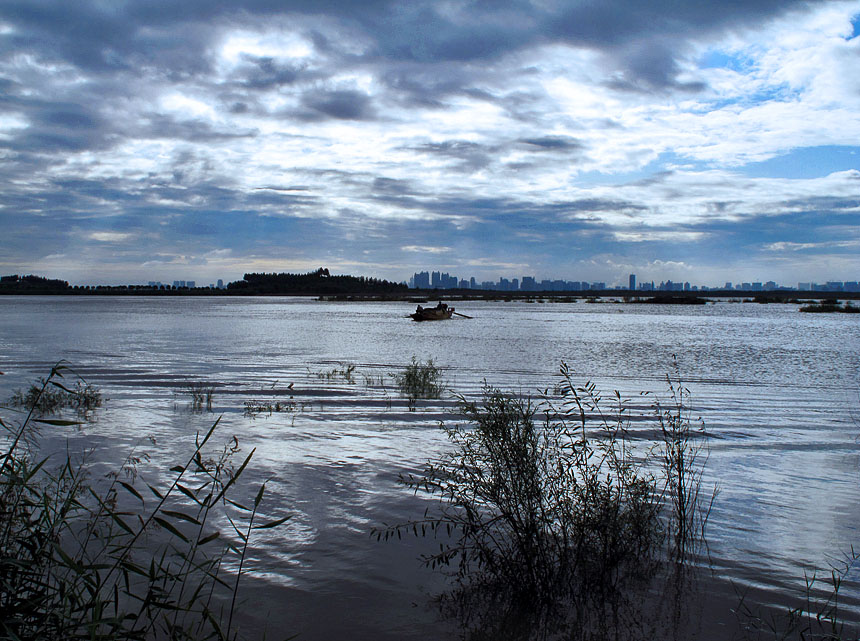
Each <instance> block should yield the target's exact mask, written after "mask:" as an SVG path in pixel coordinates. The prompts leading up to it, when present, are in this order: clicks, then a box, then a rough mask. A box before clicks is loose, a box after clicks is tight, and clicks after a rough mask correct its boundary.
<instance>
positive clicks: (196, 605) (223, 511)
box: [0, 365, 289, 641]
mask: <svg viewBox="0 0 860 641" xmlns="http://www.w3.org/2000/svg"><path fill="white" fill-rule="evenodd" d="M64 373H67V368H65V367H63V366H60V365H58V366H56V367H54V368H53V370H52V371H51V373H50V375H49V376H48V377H47V378H46V379H45V380H44V382H43V384H42V387H41V389H40V390H39V393H38V394H37V395H36V398H35V399H34V400H35V403H34V404H33V407H32V408H31V409H30V410H29V411H28V413H27V414H26V416H25V417H24V418H23V420H20V421H19V422H14V421H12V420H11V419H8V418H6V417H3V418H2V419H0V427H2V429H3V430H4V431H5V433H6V443H5V444H4V447H3V449H2V453H0V514H2V519H0V585H2V590H0V638H4V639H64V640H65V639H89V640H94V641H109V640H110V641H114V640H125V639H135V640H139V639H195V640H196V639H235V638H237V630H236V629H235V626H234V625H233V615H234V612H235V608H236V595H237V592H238V588H239V580H240V578H241V577H242V575H243V573H244V572H245V568H244V562H245V557H246V552H247V549H248V545H249V541H250V538H251V534H252V532H253V531H254V530H257V529H260V528H269V527H276V526H278V525H280V524H281V523H283V522H285V521H286V520H287V518H289V517H283V518H280V519H275V520H273V521H268V522H263V523H261V522H260V518H259V507H260V503H261V501H262V498H263V493H264V487H265V486H260V487H259V489H258V491H257V493H256V496H254V498H253V500H252V501H250V502H245V501H241V500H240V499H238V498H237V497H236V496H235V494H236V490H237V488H238V486H237V482H238V481H239V479H240V477H241V475H242V472H243V471H244V470H245V469H246V467H247V466H248V464H249V462H250V460H251V457H252V455H253V452H251V453H250V454H249V455H248V456H246V457H245V458H244V460H242V461H241V463H238V462H237V464H235V465H234V464H233V462H232V460H233V457H234V456H235V455H237V454H238V453H239V447H238V443H237V442H235V441H234V443H233V445H232V446H230V447H225V448H224V449H223V450H221V451H220V453H218V454H215V455H214V456H209V455H207V453H206V449H207V444H209V442H210V439H211V438H212V435H213V433H214V432H215V428H216V426H217V425H218V421H216V422H215V423H214V424H213V425H212V427H211V428H210V429H209V430H208V431H207V432H206V433H205V434H202V435H200V434H198V435H197V437H196V439H195V442H194V446H193V448H192V449H191V453H190V455H189V456H188V458H187V459H185V460H184V461H183V462H181V463H179V464H178V465H175V466H174V467H172V468H171V470H170V474H171V476H169V477H168V478H167V479H166V480H163V481H160V482H152V483H145V482H143V480H142V476H143V475H142V474H141V473H140V470H138V469H137V468H136V466H137V465H138V464H140V463H141V462H143V461H145V460H146V457H145V456H141V455H131V456H129V458H128V459H127V461H126V463H125V465H124V466H123V468H124V470H125V471H126V472H129V471H131V472H132V473H131V474H124V473H123V472H122V470H121V471H119V472H117V473H114V474H111V475H109V477H108V478H107V480H106V481H105V482H104V483H101V482H99V481H97V480H94V479H92V478H91V477H90V475H89V473H88V467H87V465H86V462H85V461H83V460H77V459H74V458H73V457H72V456H71V455H68V454H67V455H65V457H64V458H63V459H62V460H60V461H59V462H56V461H55V460H54V459H53V458H51V457H49V456H48V457H43V458H39V457H38V453H37V450H36V449H35V445H36V440H37V438H38V431H37V428H38V427H39V426H45V425H48V426H52V427H54V428H57V429H60V428H62V427H63V426H68V425H76V424H79V423H80V421H71V420H65V419H59V418H39V415H38V411H37V409H36V408H38V407H39V403H40V402H41V397H42V394H43V393H44V392H45V390H49V389H50V387H51V385H52V383H58V382H60V381H62V379H63V375H64ZM209 447H211V446H209ZM216 523H217V524H220V525H216ZM225 525H226V528H225ZM232 559H236V560H237V561H238V562H237V564H236V565H237V566H238V569H237V571H236V572H235V573H233V574H232V575H231V576H228V575H227V573H226V572H224V571H223V570H222V567H223V564H224V562H226V561H230V560H232Z"/></svg>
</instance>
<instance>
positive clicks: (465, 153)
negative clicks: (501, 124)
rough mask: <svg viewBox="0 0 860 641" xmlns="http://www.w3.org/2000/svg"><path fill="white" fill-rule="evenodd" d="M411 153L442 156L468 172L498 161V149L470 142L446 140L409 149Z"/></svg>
mask: <svg viewBox="0 0 860 641" xmlns="http://www.w3.org/2000/svg"><path fill="white" fill-rule="evenodd" d="M409 149H410V150H411V151H417V152H419V153H424V154H430V155H433V156H442V157H444V158H450V159H451V160H454V161H456V164H457V166H458V167H459V168H461V169H464V170H468V171H479V170H481V169H483V168H485V167H487V166H488V165H490V164H491V163H492V162H494V161H495V160H496V156H497V154H498V147H495V146H490V145H481V144H479V143H476V142H471V141H469V140H445V141H444V142H431V143H426V144H423V145H416V146H414V147H410V148H409Z"/></svg>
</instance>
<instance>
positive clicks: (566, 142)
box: [520, 136, 582, 151]
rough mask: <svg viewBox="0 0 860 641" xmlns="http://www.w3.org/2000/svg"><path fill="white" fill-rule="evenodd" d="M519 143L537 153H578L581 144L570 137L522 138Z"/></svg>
mask: <svg viewBox="0 0 860 641" xmlns="http://www.w3.org/2000/svg"><path fill="white" fill-rule="evenodd" d="M520 142H521V143H524V144H526V145H529V146H530V147H532V148H533V149H534V150H537V151H579V150H580V149H582V143H581V142H579V141H578V140H577V139H576V138H571V137H570V136H541V137H540V138H523V139H521V140H520Z"/></svg>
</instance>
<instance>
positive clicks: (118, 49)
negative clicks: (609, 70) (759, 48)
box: [0, 0, 807, 117]
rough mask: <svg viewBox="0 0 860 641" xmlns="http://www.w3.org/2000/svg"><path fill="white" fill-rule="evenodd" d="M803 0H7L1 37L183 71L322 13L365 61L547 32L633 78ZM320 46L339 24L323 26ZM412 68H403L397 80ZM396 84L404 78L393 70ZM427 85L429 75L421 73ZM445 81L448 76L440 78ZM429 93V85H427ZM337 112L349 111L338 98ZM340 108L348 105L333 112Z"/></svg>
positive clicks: (450, 56)
mask: <svg viewBox="0 0 860 641" xmlns="http://www.w3.org/2000/svg"><path fill="white" fill-rule="evenodd" d="M806 4H807V3H805V2H801V1H800V0H779V1H777V0H750V1H746V2H728V3H725V2H724V3H712V2H706V1H704V0H702V1H697V2H682V3H679V2H674V1H670V0H659V1H657V2H647V3H643V2H638V1H634V0H615V1H614V2H603V3H593V2H588V3H560V6H559V7H558V9H557V10H553V9H549V10H542V9H538V8H536V7H534V6H532V5H531V4H529V3H525V2H516V1H510V2H498V3H474V4H469V5H463V6H459V7H457V10H456V11H452V12H451V13H450V14H448V13H444V12H442V11H440V9H439V6H438V5H436V4H435V3H432V2H429V1H427V2H410V3H394V2H383V1H378V2H362V3H360V4H359V3H355V2H349V1H346V0H344V1H342V2H287V3H284V2H274V1H272V2H265V1H254V0H245V1H244V2H203V1H186V2H139V3H126V4H118V3H117V4H115V3H101V2H99V3H96V2H86V1H83V0H82V1H79V2H74V3H65V2H52V1H48V0H41V1H40V0H26V1H18V2H6V3H4V4H3V5H2V7H0V16H2V17H3V18H5V19H6V20H7V21H9V22H10V23H11V24H13V25H14V26H15V27H16V31H15V33H14V34H13V35H10V36H6V37H5V38H3V40H4V41H5V45H3V46H4V48H5V52H6V54H7V55H9V54H10V53H11V52H14V51H38V52H40V53H41V54H43V55H47V56H49V57H51V58H56V59H64V60H67V61H70V62H72V63H73V64H75V65H77V66H78V67H80V68H83V69H88V70H90V71H95V72H112V71H120V70H125V71H128V72H130V73H137V72H138V71H139V68H140V67H141V66H144V67H145V66H146V65H152V64H157V65H158V66H159V67H160V68H161V69H162V70H169V73H172V74H174V76H175V77H176V78H177V79H178V78H181V77H187V75H188V74H193V75H198V74H201V73H204V72H206V71H207V70H208V69H209V65H210V56H209V50H208V48H209V46H210V45H211V42H212V38H213V36H214V34H215V32H214V31H213V29H217V27H218V25H219V24H224V23H225V22H226V21H229V22H230V23H231V24H237V23H238V24H241V23H243V22H244V23H247V24H258V25H259V24H260V23H261V22H262V21H266V20H268V19H270V18H271V17H273V16H276V15H285V16H286V15H290V14H306V15H310V16H326V17H327V18H332V19H335V20H341V21H342V22H343V23H344V24H348V25H353V26H357V27H358V28H360V29H361V30H362V31H363V32H365V33H367V34H368V35H369V36H370V37H371V38H373V39H374V41H375V47H374V48H373V49H372V50H371V51H370V52H368V53H367V54H366V55H365V57H364V58H365V61H372V60H373V59H374V57H375V58H376V60H377V61H381V60H383V59H384V60H389V61H392V60H396V61H413V62H417V63H421V64H429V63H434V62H439V61H447V62H452V61H453V62H469V61H481V60H490V59H495V58H498V57H499V56H500V55H503V54H506V53H510V52H513V51H517V50H519V49H521V48H523V47H527V46H531V45H534V44H540V43H549V42H566V43H569V44H573V45H577V46H586V47H590V48H593V49H595V50H598V51H603V52H604V53H606V54H607V55H608V56H609V57H610V58H612V59H615V60H616V62H617V63H618V64H619V65H621V66H622V68H623V71H624V73H623V78H622V79H620V80H619V82H622V83H624V82H626V83H629V84H630V85H631V86H634V85H639V86H651V87H665V86H672V85H674V80H673V76H674V74H676V72H677V68H676V66H675V62H674V58H673V52H675V51H677V50H679V49H683V47H684V45H685V43H686V41H688V40H689V39H691V38H696V37H698V36H700V35H701V34H703V33H706V32H712V31H714V30H721V29H727V28H733V27H742V26H744V25H752V24H757V23H759V22H760V21H762V20H764V19H766V18H768V17H771V16H774V15H777V14H780V13H783V12H785V11H787V10H790V9H792V8H796V7H800V6H805V5H806ZM314 41H315V43H316V44H317V46H320V47H326V46H327V45H329V46H330V45H331V43H332V40H331V36H329V35H326V34H323V33H319V32H317V34H316V38H315V39H314ZM299 71H300V70H297V69H291V68H289V67H279V66H278V65H277V64H275V62H274V61H272V62H271V63H268V62H266V61H265V60H261V61H259V64H258V71H257V72H256V73H255V74H252V75H251V76H250V77H249V78H248V82H249V83H251V86H255V83H256V86H260V87H264V86H270V85H271V84H273V83H274V84H279V83H290V82H293V81H295V78H296V77H297V74H298V73H299ZM403 81H404V79H403V78H400V80H399V82H401V83H402V82H403ZM395 84H396V81H395ZM422 84H424V85H425V86H426V83H422ZM437 84H438V85H441V86H444V85H445V84H446V83H445V81H444V80H441V81H440V82H439V83H437ZM425 97H426V96H425ZM334 111H335V113H343V110H342V109H338V108H334ZM335 117H342V116H335Z"/></svg>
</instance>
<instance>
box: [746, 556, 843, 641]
mask: <svg viewBox="0 0 860 641" xmlns="http://www.w3.org/2000/svg"><path fill="white" fill-rule="evenodd" d="M858 561H860V553H858V552H856V551H855V550H854V548H853V547H852V548H851V551H850V553H848V554H847V555H845V558H844V559H843V561H842V562H841V563H837V564H834V565H831V567H830V568H829V569H828V570H827V571H826V572H824V573H823V576H822V575H821V574H819V573H818V572H812V574H809V573H806V572H804V575H803V581H804V586H803V593H804V598H803V603H802V605H800V606H796V607H792V608H788V609H786V610H784V611H782V612H777V613H769V614H765V613H764V612H763V609H762V608H761V607H759V606H755V605H751V604H748V603H747V602H746V596H747V595H746V593H739V594H738V599H739V602H738V606H737V608H735V612H736V614H737V617H738V620H739V623H740V624H741V627H742V629H743V631H744V633H745V638H753V639H757V638H761V637H762V636H765V637H767V638H770V639H780V640H782V641H789V640H793V639H798V640H799V641H806V640H808V639H810V640H811V639H823V640H826V641H843V640H845V641H848V640H849V639H850V640H856V639H858V638H860V628H858V624H857V622H856V620H855V621H854V624H853V625H846V623H845V621H844V620H843V618H842V612H841V611H840V602H839V597H840V594H839V593H840V590H841V588H842V584H843V582H844V581H845V579H846V578H847V577H848V575H849V573H851V572H852V571H853V570H854V569H855V568H856V566H857V563H858Z"/></svg>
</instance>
